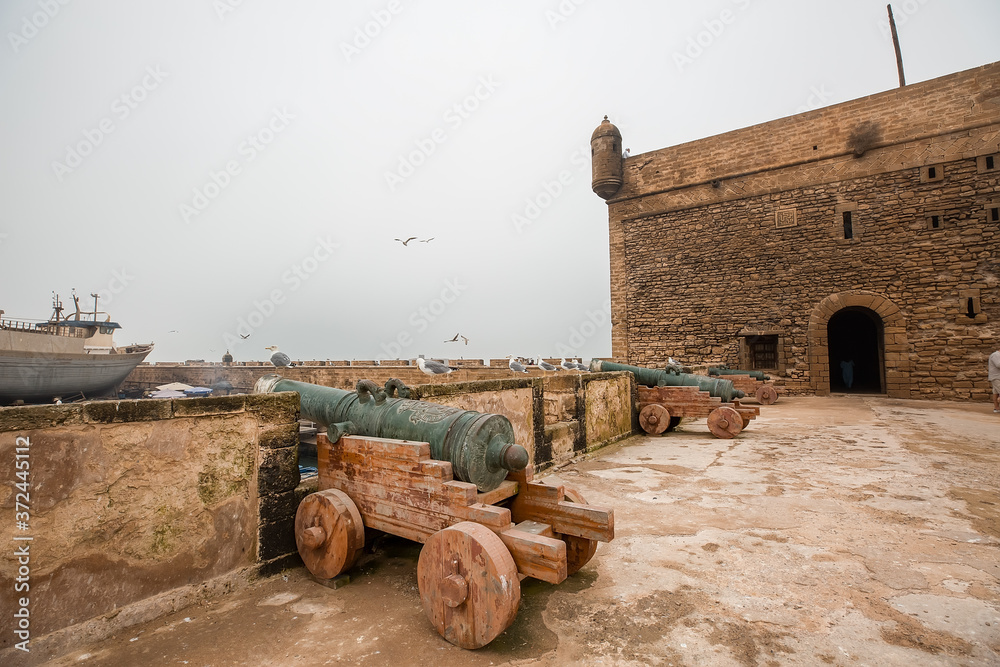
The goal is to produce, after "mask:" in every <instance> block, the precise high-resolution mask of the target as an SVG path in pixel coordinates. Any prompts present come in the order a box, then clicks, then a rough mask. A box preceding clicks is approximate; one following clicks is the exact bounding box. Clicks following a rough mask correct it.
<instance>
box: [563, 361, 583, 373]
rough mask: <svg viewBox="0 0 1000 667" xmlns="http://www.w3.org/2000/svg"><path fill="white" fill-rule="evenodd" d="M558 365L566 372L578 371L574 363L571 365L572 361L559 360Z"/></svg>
mask: <svg viewBox="0 0 1000 667" xmlns="http://www.w3.org/2000/svg"><path fill="white" fill-rule="evenodd" d="M559 365H560V366H561V367H562V368H563V370H567V371H576V370H579V369H578V368H577V367H576V364H575V363H573V362H572V361H566V360H565V359H560V360H559Z"/></svg>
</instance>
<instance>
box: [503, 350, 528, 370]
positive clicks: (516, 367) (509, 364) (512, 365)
mask: <svg viewBox="0 0 1000 667" xmlns="http://www.w3.org/2000/svg"><path fill="white" fill-rule="evenodd" d="M507 358H508V359H510V361H509V362H507V367H508V368H509V369H510V370H512V371H514V372H515V373H527V372H528V371H526V370H524V366H522V365H521V364H519V363H517V362H516V361H514V355H512V354H511V355H508V356H507Z"/></svg>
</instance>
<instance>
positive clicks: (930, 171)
mask: <svg viewBox="0 0 1000 667" xmlns="http://www.w3.org/2000/svg"><path fill="white" fill-rule="evenodd" d="M927 178H937V167H927Z"/></svg>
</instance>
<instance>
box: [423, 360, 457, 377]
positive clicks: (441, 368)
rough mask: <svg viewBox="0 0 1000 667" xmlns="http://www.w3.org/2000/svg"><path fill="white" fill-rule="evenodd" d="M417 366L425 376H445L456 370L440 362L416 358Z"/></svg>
mask: <svg viewBox="0 0 1000 667" xmlns="http://www.w3.org/2000/svg"><path fill="white" fill-rule="evenodd" d="M417 366H419V367H420V370H422V371H423V372H424V373H426V374H427V375H446V374H448V373H451V372H452V371H457V370H458V369H457V368H455V367H454V366H447V365H445V364H442V363H441V362H440V361H430V360H428V359H424V358H423V357H417Z"/></svg>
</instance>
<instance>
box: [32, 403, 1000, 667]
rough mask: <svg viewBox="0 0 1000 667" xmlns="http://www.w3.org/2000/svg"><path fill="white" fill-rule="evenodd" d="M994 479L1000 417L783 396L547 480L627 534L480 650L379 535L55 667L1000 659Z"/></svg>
mask: <svg viewBox="0 0 1000 667" xmlns="http://www.w3.org/2000/svg"><path fill="white" fill-rule="evenodd" d="M998 472H1000V415H995V414H993V412H992V406H990V405H988V404H975V405H974V404H964V403H944V402H930V401H903V400H894V399H887V398H884V397H876V396H834V397H824V398H818V397H782V398H781V400H779V401H778V403H776V404H774V405H772V406H767V407H762V409H761V416H760V418H758V419H757V420H756V421H754V422H753V423H751V425H750V426H749V428H748V429H747V430H746V431H744V432H743V433H742V434H741V435H740V436H739V437H737V438H736V439H733V440H719V439H716V438H714V437H712V436H711V434H710V433H709V432H708V430H707V427H706V425H705V420H698V421H692V422H690V423H684V424H681V426H680V427H679V428H678V430H677V431H675V432H673V433H668V434H665V435H664V436H660V437H634V438H631V439H629V440H627V441H624V442H622V443H619V444H618V445H615V446H613V447H610V448H607V449H604V450H601V451H599V452H596V453H595V454H594V455H593V456H592V457H591V458H589V459H588V460H586V461H582V462H579V463H576V464H573V465H569V466H566V467H564V468H562V469H560V470H558V471H557V472H555V473H553V474H551V475H547V476H545V477H544V479H545V480H546V481H548V482H550V483H556V482H558V483H561V484H566V485H568V486H573V487H576V488H577V489H578V490H580V491H581V492H582V493H583V494H584V496H585V497H586V498H587V500H588V501H589V502H590V503H591V504H595V505H604V506H610V507H612V508H614V511H615V524H616V537H615V540H614V541H613V542H611V543H610V544H602V545H601V546H600V547H599V548H598V550H597V555H596V556H595V558H594V559H593V560H592V561H591V562H590V563H589V564H588V565H587V566H586V567H584V568H583V569H582V570H581V571H580V572H579V573H577V574H576V575H574V576H573V577H571V578H570V579H569V580H567V581H566V582H564V583H562V584H560V585H558V586H552V585H549V584H545V583H541V582H538V581H535V580H531V579H528V580H525V581H524V582H523V584H522V598H521V606H520V610H519V612H518V616H517V619H516V620H515V621H514V624H513V625H512V626H511V627H510V628H509V629H508V630H507V631H506V632H505V633H503V634H502V635H501V636H500V637H498V638H497V639H496V640H495V641H494V642H493V643H492V644H490V645H489V646H487V647H485V648H482V649H479V650H477V651H466V650H462V649H459V648H456V647H454V646H452V645H450V644H448V643H447V642H445V641H444V640H443V639H441V638H440V637H439V636H438V635H437V634H436V633H435V632H434V630H433V629H432V628H431V626H430V625H429V623H428V622H427V620H426V618H425V617H424V614H423V611H422V608H421V604H420V597H419V593H418V591H417V586H416V562H417V556H418V554H419V549H420V545H418V544H415V543H412V542H408V541H406V540H403V539H399V538H395V537H386V538H384V539H381V540H379V541H378V542H377V543H376V545H375V548H374V551H373V552H371V553H366V554H365V555H364V556H363V557H362V559H361V561H360V562H359V564H358V565H356V566H355V568H354V570H352V572H351V578H352V580H351V583H350V584H348V585H347V586H344V587H342V588H339V589H336V590H332V589H329V588H325V587H323V586H320V585H318V584H316V583H315V582H313V581H311V580H310V579H309V578H308V576H307V574H306V573H305V572H304V571H303V570H301V569H299V570H292V571H289V572H286V573H285V574H284V575H279V576H276V577H272V578H270V579H267V580H262V581H259V582H256V583H254V584H253V585H251V586H249V587H247V588H246V589H244V590H242V591H240V592H238V593H235V594H232V595H230V596H226V597H220V598H216V599H212V600H208V601H206V602H205V603H203V604H202V605H199V606H194V607H189V608H187V609H185V610H183V611H181V612H179V613H175V614H172V615H170V616H167V617H164V618H161V619H159V620H157V621H153V622H150V623H147V624H144V625H140V626H136V627H133V628H131V629H129V630H126V631H124V632H122V633H120V634H119V635H117V636H115V637H112V638H110V639H108V640H105V641H102V642H99V643H95V644H91V645H86V646H80V647H79V648H78V649H77V650H75V651H73V652H72V653H70V654H67V655H64V656H62V657H59V658H55V659H53V660H51V661H50V663H48V664H53V665H116V666H118V665H180V664H188V665H265V664H267V665H324V664H336V663H349V664H358V665H397V666H398V665H438V664H449V665H501V664H507V665H676V666H680V665H720V666H729V665H734V666H752V665H844V666H848V665H902V666H906V667H913V666H915V665H1000V584H998V576H1000V550H998V546H1000V521H998V509H1000V493H998V487H1000V481H998V480H1000V477H998ZM34 657H35V658H38V657H41V656H34Z"/></svg>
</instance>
